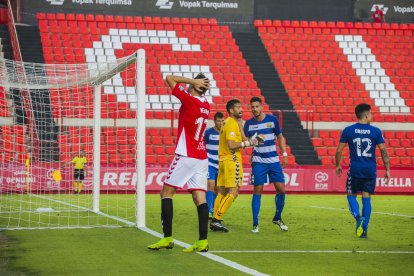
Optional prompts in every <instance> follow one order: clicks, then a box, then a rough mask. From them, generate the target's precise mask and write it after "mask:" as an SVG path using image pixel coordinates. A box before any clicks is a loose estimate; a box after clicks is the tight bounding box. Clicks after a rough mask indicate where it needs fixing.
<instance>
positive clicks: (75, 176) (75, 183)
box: [73, 169, 79, 194]
mask: <svg viewBox="0 0 414 276" xmlns="http://www.w3.org/2000/svg"><path fill="white" fill-rule="evenodd" d="M73 179H74V180H73V193H74V194H77V193H78V179H79V171H78V170H76V169H75V170H74V172H73Z"/></svg>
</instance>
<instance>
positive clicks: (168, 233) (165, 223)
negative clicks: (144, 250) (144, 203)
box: [148, 183, 177, 250]
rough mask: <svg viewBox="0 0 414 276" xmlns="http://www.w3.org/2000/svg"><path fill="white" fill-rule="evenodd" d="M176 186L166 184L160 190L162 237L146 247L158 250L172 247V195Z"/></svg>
mask: <svg viewBox="0 0 414 276" xmlns="http://www.w3.org/2000/svg"><path fill="white" fill-rule="evenodd" d="M176 190H177V188H176V187H173V186H169V185H166V184H165V183H164V186H163V187H162V190H161V193H160V195H161V223H162V231H163V233H164V238H162V239H161V240H159V241H158V242H156V243H154V244H151V245H149V246H148V249H152V250H159V249H162V248H165V249H172V248H173V247H174V239H173V237H172V221H173V211H174V210H173V196H174V194H175V191H176Z"/></svg>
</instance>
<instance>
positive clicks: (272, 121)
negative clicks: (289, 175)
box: [244, 97, 288, 233]
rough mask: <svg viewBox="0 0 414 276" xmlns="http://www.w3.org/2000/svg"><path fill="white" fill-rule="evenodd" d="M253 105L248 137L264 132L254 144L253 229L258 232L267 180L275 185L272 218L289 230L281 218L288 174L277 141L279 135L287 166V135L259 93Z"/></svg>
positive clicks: (246, 125) (246, 128)
mask: <svg viewBox="0 0 414 276" xmlns="http://www.w3.org/2000/svg"><path fill="white" fill-rule="evenodd" d="M250 107H251V110H252V114H253V118H251V119H250V120H248V121H246V123H245V124H244V133H245V135H246V137H252V136H253V135H254V134H256V133H257V134H259V135H260V134H262V135H264V136H265V142H264V144H262V145H259V146H255V147H254V149H253V156H252V180H251V182H252V184H253V185H254V188H253V198H252V213H253V229H252V232H254V233H257V232H259V212H260V204H261V203H260V201H261V196H262V192H263V186H264V184H265V183H272V184H273V185H274V186H275V189H276V196H275V203H276V212H275V216H274V217H273V220H272V222H273V223H274V224H276V225H278V226H279V227H280V229H281V230H283V231H287V230H288V227H287V226H286V225H285V224H284V222H283V221H282V211H283V207H284V206H285V177H284V175H283V170H282V166H281V165H280V161H279V156H278V154H277V151H276V143H275V138H276V139H277V142H278V144H279V148H280V151H281V152H282V155H283V160H282V165H283V166H286V165H287V163H288V156H287V153H286V143H285V139H284V137H283V134H282V130H281V129H280V127H279V120H278V119H277V118H276V117H275V116H272V115H269V114H265V113H263V105H262V99H260V98H259V97H253V98H251V99H250Z"/></svg>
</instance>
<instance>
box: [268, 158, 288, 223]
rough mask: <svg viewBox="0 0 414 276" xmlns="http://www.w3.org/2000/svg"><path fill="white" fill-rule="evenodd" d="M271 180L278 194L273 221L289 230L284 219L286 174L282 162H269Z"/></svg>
mask: <svg viewBox="0 0 414 276" xmlns="http://www.w3.org/2000/svg"><path fill="white" fill-rule="evenodd" d="M268 166H269V171H268V174H269V181H270V182H271V183H273V186H274V187H275V191H276V195H275V208H276V210H275V215H274V217H273V220H272V222H273V223H274V224H276V225H278V226H279V228H280V229H281V230H283V231H288V229H289V228H288V227H287V226H286V224H285V223H284V222H283V220H282V212H283V209H284V207H285V199H286V193H285V176H284V175H283V170H282V166H281V165H280V163H279V162H278V163H275V164H269V165H268Z"/></svg>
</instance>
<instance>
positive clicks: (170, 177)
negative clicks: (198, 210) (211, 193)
mask: <svg viewBox="0 0 414 276" xmlns="http://www.w3.org/2000/svg"><path fill="white" fill-rule="evenodd" d="M207 172H208V159H196V158H191V157H187V156H181V155H177V154H176V155H175V156H174V160H173V161H172V163H171V165H170V169H169V170H168V174H167V177H166V178H165V180H164V184H166V185H168V186H172V187H175V188H183V187H184V185H185V184H187V188H188V190H189V191H194V190H199V191H207Z"/></svg>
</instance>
